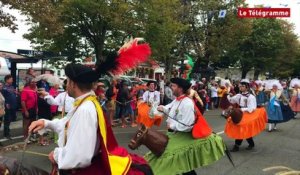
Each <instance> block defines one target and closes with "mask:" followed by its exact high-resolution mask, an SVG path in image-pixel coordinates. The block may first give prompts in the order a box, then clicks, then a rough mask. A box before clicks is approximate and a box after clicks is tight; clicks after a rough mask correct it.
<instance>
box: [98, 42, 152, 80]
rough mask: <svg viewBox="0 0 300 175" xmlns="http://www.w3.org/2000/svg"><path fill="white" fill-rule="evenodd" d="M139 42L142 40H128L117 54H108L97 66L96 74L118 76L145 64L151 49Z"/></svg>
mask: <svg viewBox="0 0 300 175" xmlns="http://www.w3.org/2000/svg"><path fill="white" fill-rule="evenodd" d="M139 41H143V39H142V38H135V39H130V40H129V41H128V42H126V43H125V44H124V45H123V46H122V47H121V48H120V49H119V50H118V52H111V53H109V54H108V55H107V57H106V60H105V61H104V62H102V63H101V64H100V65H98V67H97V69H96V70H97V72H98V73H99V74H100V75H102V74H106V73H110V74H113V75H120V74H122V73H124V72H125V71H128V70H130V69H132V68H134V67H136V66H137V65H138V64H140V63H142V62H145V61H146V60H147V59H148V57H149V56H150V55H151V48H150V46H149V44H147V43H142V44H139Z"/></svg>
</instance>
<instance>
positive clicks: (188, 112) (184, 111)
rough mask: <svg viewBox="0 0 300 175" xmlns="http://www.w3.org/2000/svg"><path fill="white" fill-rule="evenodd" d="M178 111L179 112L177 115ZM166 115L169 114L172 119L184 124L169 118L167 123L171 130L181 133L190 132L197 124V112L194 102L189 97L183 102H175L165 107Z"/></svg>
mask: <svg viewBox="0 0 300 175" xmlns="http://www.w3.org/2000/svg"><path fill="white" fill-rule="evenodd" d="M176 110H177V111H178V113H177V115H176ZM164 113H166V114H168V115H169V116H170V117H172V118H174V119H176V120H178V121H179V122H181V123H184V124H185V125H188V126H185V125H183V124H180V123H179V122H177V121H175V120H173V119H171V118H169V117H168V119H167V123H168V125H169V127H170V129H173V130H175V131H181V132H190V131H191V130H192V128H193V126H191V125H193V124H194V122H195V112H194V102H193V100H191V99H190V98H188V97H185V98H184V99H182V100H181V101H178V100H176V99H175V100H173V101H172V102H171V103H170V104H168V105H166V106H164Z"/></svg>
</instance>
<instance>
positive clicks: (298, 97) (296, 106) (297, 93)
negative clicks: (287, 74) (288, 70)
mask: <svg viewBox="0 0 300 175" xmlns="http://www.w3.org/2000/svg"><path fill="white" fill-rule="evenodd" d="M290 86H291V88H293V92H292V97H291V108H292V110H293V111H294V112H295V113H298V112H300V80H299V79H293V80H292V81H291V84H290Z"/></svg>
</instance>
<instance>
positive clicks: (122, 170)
mask: <svg viewBox="0 0 300 175" xmlns="http://www.w3.org/2000/svg"><path fill="white" fill-rule="evenodd" d="M85 100H90V101H92V102H93V103H94V105H95V107H96V110H97V114H98V115H97V116H98V123H99V127H100V134H101V136H102V138H103V142H104V145H105V148H106V151H107V155H108V160H109V164H110V170H111V173H112V175H123V174H127V172H128V171H129V168H130V165H131V157H130V156H129V154H128V155H127V156H125V157H121V156H118V155H113V154H111V153H110V152H109V151H108V150H107V133H106V123H105V119H104V115H103V111H102V108H101V106H100V104H99V102H98V100H97V97H96V96H89V97H87V98H86V99H85Z"/></svg>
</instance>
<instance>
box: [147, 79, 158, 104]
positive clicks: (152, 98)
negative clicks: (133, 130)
mask: <svg viewBox="0 0 300 175" xmlns="http://www.w3.org/2000/svg"><path fill="white" fill-rule="evenodd" d="M147 87H148V90H147V91H146V92H144V94H143V100H144V101H145V102H146V103H148V104H149V105H153V104H156V105H159V103H160V93H159V91H156V90H155V89H156V81H149V82H148V83H147Z"/></svg>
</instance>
